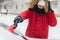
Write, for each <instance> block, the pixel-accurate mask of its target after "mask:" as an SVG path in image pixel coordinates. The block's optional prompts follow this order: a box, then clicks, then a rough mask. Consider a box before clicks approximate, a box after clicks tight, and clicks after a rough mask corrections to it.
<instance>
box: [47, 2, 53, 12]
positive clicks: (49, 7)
mask: <svg viewBox="0 0 60 40" xmlns="http://www.w3.org/2000/svg"><path fill="white" fill-rule="evenodd" d="M48 11H50V12H51V11H53V10H52V8H51V5H50V1H49V2H48Z"/></svg>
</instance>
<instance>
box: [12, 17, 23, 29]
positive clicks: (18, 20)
mask: <svg viewBox="0 0 60 40" xmlns="http://www.w3.org/2000/svg"><path fill="white" fill-rule="evenodd" d="M21 22H23V19H22V17H21V16H17V17H16V18H15V19H14V24H13V25H14V29H15V28H16V27H17V26H18V23H21Z"/></svg>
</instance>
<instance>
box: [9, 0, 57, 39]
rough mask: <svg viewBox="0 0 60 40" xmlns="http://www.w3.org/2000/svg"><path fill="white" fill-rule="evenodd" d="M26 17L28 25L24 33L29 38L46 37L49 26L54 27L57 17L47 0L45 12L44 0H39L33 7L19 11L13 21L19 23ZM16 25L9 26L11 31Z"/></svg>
mask: <svg viewBox="0 0 60 40" xmlns="http://www.w3.org/2000/svg"><path fill="white" fill-rule="evenodd" d="M25 19H28V27H27V30H26V33H25V35H26V36H28V37H31V38H43V39H47V38H48V33H49V26H51V27H54V26H56V24H57V19H56V16H55V14H54V11H53V10H52V9H51V7H50V2H48V12H45V2H44V1H39V2H38V3H37V4H36V5H34V7H33V8H29V9H27V10H25V11H23V12H21V13H20V14H19V15H18V16H17V17H16V18H15V19H14V23H16V22H17V23H21V22H23V21H24V20H25ZM15 28H16V27H11V28H10V27H9V30H11V31H12V32H13V29H15Z"/></svg>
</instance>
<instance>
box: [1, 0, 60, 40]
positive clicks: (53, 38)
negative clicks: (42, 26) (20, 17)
mask: <svg viewBox="0 0 60 40" xmlns="http://www.w3.org/2000/svg"><path fill="white" fill-rule="evenodd" d="M50 1H54V0H50ZM55 1H56V0H55ZM27 2H28V1H26V0H18V1H17V0H13V1H5V2H3V3H2V8H4V5H7V9H8V12H7V13H20V12H21V11H22V10H23V9H26V8H27V5H28V4H27ZM16 5H17V6H16ZM56 6H57V7H56V8H52V9H53V10H54V11H55V13H56V14H58V15H60V11H59V10H60V0H58V5H56ZM17 7H18V8H17ZM16 16H17V15H12V14H7V15H5V14H1V9H0V23H1V22H2V23H5V24H6V25H8V26H9V25H12V24H13V20H14V18H15V17H16ZM27 25H28V19H27V20H24V21H23V22H22V23H19V24H18V27H17V28H16V30H18V31H19V32H21V33H22V34H23V35H24V36H25V32H26V28H27ZM1 27H2V26H0V40H24V39H23V38H22V37H21V36H17V35H14V34H13V33H10V32H9V31H7V30H5V29H3V28H1ZM27 38H28V37H27ZM28 39H29V40H43V39H37V38H36V39H35V38H28ZM48 39H49V40H60V17H57V25H56V27H51V26H50V27H49V36H48ZM46 40H47V39H46Z"/></svg>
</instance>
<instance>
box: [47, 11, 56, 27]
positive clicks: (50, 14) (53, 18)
mask: <svg viewBox="0 0 60 40" xmlns="http://www.w3.org/2000/svg"><path fill="white" fill-rule="evenodd" d="M48 23H49V25H50V26H56V24H57V19H56V16H55V14H54V12H48Z"/></svg>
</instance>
